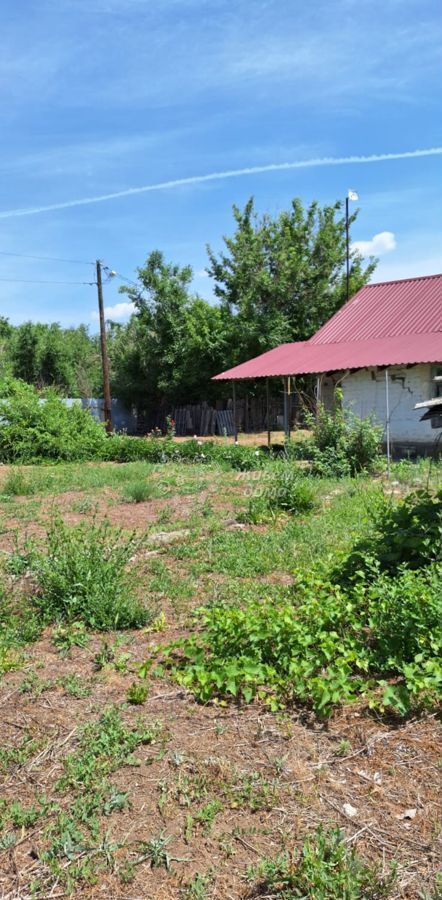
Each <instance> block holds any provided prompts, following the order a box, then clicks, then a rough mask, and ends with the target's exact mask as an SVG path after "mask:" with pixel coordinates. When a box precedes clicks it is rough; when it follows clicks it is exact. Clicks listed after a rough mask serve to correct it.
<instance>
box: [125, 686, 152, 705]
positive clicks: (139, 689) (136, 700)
mask: <svg viewBox="0 0 442 900" xmlns="http://www.w3.org/2000/svg"><path fill="white" fill-rule="evenodd" d="M148 696H149V688H148V687H147V685H145V684H142V683H140V682H137V681H134V682H133V683H132V684H131V686H130V687H129V688H128V689H127V693H126V698H127V702H128V703H131V704H132V705H133V706H141V705H142V704H143V703H145V702H146V700H147V698H148Z"/></svg>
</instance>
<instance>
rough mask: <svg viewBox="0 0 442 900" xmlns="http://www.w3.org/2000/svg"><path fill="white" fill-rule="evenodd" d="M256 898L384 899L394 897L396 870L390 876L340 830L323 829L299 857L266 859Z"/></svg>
mask: <svg viewBox="0 0 442 900" xmlns="http://www.w3.org/2000/svg"><path fill="white" fill-rule="evenodd" d="M255 873H256V875H257V876H258V883H257V884H256V885H255V890H254V891H253V892H252V894H251V896H252V897H261V896H264V895H265V896H266V897H267V896H268V897H270V896H271V897H272V898H274V900H277V898H278V897H279V898H281V900H306V898H307V897H311V898H312V900H313V898H318V900H320V898H321V900H382V898H386V897H389V896H391V889H392V887H393V882H394V880H395V877H394V870H393V871H390V873H389V874H388V875H387V876H386V877H382V876H381V875H380V874H379V872H378V871H377V870H376V869H375V868H374V867H373V866H371V865H369V864H368V863H366V862H364V861H363V860H362V859H361V858H360V857H359V856H358V854H357V852H356V850H355V848H354V847H347V846H346V844H345V841H344V835H343V833H342V832H341V831H340V830H339V829H330V830H328V831H325V830H324V829H323V828H322V827H321V826H320V827H319V828H318V829H317V830H316V832H315V833H314V834H313V835H311V836H309V837H308V838H307V839H306V841H305V842H304V845H303V847H302V849H301V852H300V854H299V855H297V854H294V853H293V854H288V853H284V854H282V855H280V856H279V857H277V858H276V859H275V860H267V861H266V860H265V861H263V862H261V863H260V864H259V866H258V867H257V869H255V870H252V872H251V875H252V877H253V875H254V874H255Z"/></svg>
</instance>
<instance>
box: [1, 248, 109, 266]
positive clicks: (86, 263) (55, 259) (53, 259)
mask: <svg viewBox="0 0 442 900" xmlns="http://www.w3.org/2000/svg"><path fill="white" fill-rule="evenodd" d="M0 256H15V257H17V258H18V259H38V260H40V261H47V262H63V263H73V264H76V265H77V264H78V265H82V266H93V265H94V263H93V262H91V261H90V260H86V259H64V257H61V256H31V255H30V254H28V253H11V252H9V250H0Z"/></svg>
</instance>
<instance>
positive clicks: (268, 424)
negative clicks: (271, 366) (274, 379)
mask: <svg viewBox="0 0 442 900" xmlns="http://www.w3.org/2000/svg"><path fill="white" fill-rule="evenodd" d="M266 417H267V446H268V447H270V446H271V443H272V429H271V425H270V388H269V379H268V378H266Z"/></svg>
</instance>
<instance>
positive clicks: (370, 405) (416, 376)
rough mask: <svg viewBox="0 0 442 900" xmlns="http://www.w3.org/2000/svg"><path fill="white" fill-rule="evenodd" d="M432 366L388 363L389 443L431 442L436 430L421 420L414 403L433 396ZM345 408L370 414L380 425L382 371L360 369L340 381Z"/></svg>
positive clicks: (383, 412)
mask: <svg viewBox="0 0 442 900" xmlns="http://www.w3.org/2000/svg"><path fill="white" fill-rule="evenodd" d="M434 368H435V367H434V366H431V365H416V366H412V367H410V368H406V367H405V366H403V367H401V366H391V367H390V368H389V376H390V380H389V394H390V432H391V440H392V442H393V444H395V443H396V444H400V443H402V442H404V443H408V442H409V443H413V444H431V443H433V441H434V440H435V438H436V436H437V434H438V432H437V431H436V430H435V429H434V428H432V427H431V422H429V421H427V422H421V421H420V417H421V415H422V411H421V410H415V409H414V405H415V403H419V402H420V401H421V400H428V399H429V398H430V397H432V396H434V383H433V381H432V378H433V375H434ZM341 387H342V390H343V402H344V407H345V408H347V409H348V408H350V409H352V410H353V412H354V413H355V414H356V415H358V416H361V418H362V417H364V416H370V415H372V416H373V417H374V418H375V419H376V420H377V421H378V422H379V423H380V424H381V425H383V426H384V436H385V421H386V404H385V370H384V371H379V372H378V371H376V370H371V369H360V370H359V371H358V372H354V373H351V374H350V375H348V376H347V377H346V378H344V380H343V381H342V382H341Z"/></svg>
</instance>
